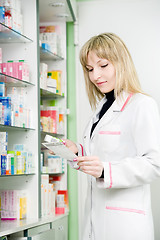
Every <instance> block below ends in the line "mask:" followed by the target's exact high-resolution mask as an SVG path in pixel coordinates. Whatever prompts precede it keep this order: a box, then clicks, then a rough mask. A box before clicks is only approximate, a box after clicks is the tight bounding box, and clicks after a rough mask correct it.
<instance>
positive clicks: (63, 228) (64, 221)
mask: <svg viewBox="0 0 160 240" xmlns="http://www.w3.org/2000/svg"><path fill="white" fill-rule="evenodd" d="M51 228H52V229H54V231H55V240H67V239H68V217H67V216H65V217H63V218H61V219H59V220H57V221H54V222H52V223H51Z"/></svg>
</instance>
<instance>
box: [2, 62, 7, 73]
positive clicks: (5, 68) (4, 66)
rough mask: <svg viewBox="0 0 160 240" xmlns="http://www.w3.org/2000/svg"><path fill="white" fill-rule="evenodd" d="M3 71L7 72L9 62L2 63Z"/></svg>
mask: <svg viewBox="0 0 160 240" xmlns="http://www.w3.org/2000/svg"><path fill="white" fill-rule="evenodd" d="M2 73H3V74H7V63H2Z"/></svg>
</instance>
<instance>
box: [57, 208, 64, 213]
mask: <svg viewBox="0 0 160 240" xmlns="http://www.w3.org/2000/svg"><path fill="white" fill-rule="evenodd" d="M55 213H56V214H64V213H65V208H64V207H62V208H60V207H56V210H55Z"/></svg>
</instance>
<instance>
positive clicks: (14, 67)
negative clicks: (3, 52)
mask: <svg viewBox="0 0 160 240" xmlns="http://www.w3.org/2000/svg"><path fill="white" fill-rule="evenodd" d="M13 77H14V78H18V62H13Z"/></svg>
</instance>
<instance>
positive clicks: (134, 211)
mask: <svg viewBox="0 0 160 240" xmlns="http://www.w3.org/2000/svg"><path fill="white" fill-rule="evenodd" d="M106 210H111V211H112V210H113V211H121V212H130V213H138V214H143V215H145V211H143V210H141V209H135V208H122V207H112V206H106Z"/></svg>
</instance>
